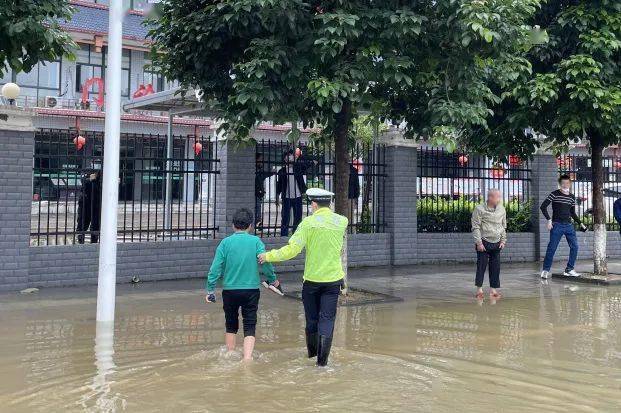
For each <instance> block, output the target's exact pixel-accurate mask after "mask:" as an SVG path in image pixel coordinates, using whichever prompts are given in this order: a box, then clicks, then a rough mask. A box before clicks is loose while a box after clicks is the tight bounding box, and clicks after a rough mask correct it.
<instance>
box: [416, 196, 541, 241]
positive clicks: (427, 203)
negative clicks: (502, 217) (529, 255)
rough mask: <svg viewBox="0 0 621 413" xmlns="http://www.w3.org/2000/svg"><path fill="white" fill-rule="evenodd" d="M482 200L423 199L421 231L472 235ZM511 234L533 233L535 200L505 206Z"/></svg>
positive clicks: (420, 203) (419, 210) (419, 208)
mask: <svg viewBox="0 0 621 413" xmlns="http://www.w3.org/2000/svg"><path fill="white" fill-rule="evenodd" d="M478 204H479V202H478V201H475V200H471V199H468V198H465V197H461V198H457V199H445V198H436V197H428V198H421V199H419V200H418V203H417V220H418V231H419V232H470V231H471V227H470V217H471V215H472V211H473V210H474V208H475V207H476V206H477V205H478ZM505 209H506V210H507V231H508V232H529V231H530V230H531V214H532V212H531V211H532V201H527V202H521V201H519V200H513V201H510V202H508V203H506V204H505Z"/></svg>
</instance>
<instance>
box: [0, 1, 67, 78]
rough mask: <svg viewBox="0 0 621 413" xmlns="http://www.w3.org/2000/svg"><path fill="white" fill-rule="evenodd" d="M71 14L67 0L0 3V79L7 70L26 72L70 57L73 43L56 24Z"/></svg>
mask: <svg viewBox="0 0 621 413" xmlns="http://www.w3.org/2000/svg"><path fill="white" fill-rule="evenodd" d="M71 14H72V8H71V6H70V5H69V2H68V1H67V0H2V1H0V39H1V40H0V76H2V75H3V74H4V73H5V71H6V70H7V66H8V67H9V68H11V69H13V70H14V71H16V72H20V71H24V72H29V71H30V70H31V69H32V68H33V67H34V66H35V65H36V64H37V63H38V62H39V61H50V60H56V59H58V58H60V57H61V56H63V55H70V54H71V50H72V47H73V46H74V42H73V41H72V40H71V37H69V35H68V34H67V33H65V32H63V31H62V29H61V28H60V27H59V25H58V21H59V19H68V18H70V17H71Z"/></svg>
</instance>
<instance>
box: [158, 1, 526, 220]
mask: <svg viewBox="0 0 621 413" xmlns="http://www.w3.org/2000/svg"><path fill="white" fill-rule="evenodd" d="M537 4H538V1H537V0H485V1H483V0H428V1H415V0H411V1H396V0H385V1H374V0H356V1H345V0H333V1H302V0H229V1H214V0H164V1H163V2H162V4H161V5H160V7H161V8H160V16H159V17H158V18H157V19H152V20H151V21H150V24H151V25H152V29H151V31H150V36H151V38H152V40H153V45H154V51H155V60H156V64H158V66H159V67H160V68H161V70H162V72H163V73H164V74H165V75H166V76H167V77H168V78H171V79H178V80H179V81H180V82H181V84H182V85H183V86H185V87H188V88H189V87H195V88H200V89H202V90H203V92H204V98H205V99H206V100H207V101H208V102H209V105H211V106H212V108H213V109H215V110H216V111H217V112H218V113H219V116H220V117H221V118H222V120H223V124H222V129H223V130H224V131H225V132H226V133H227V135H228V137H229V138H235V139H245V138H246V137H248V135H249V133H250V131H251V130H252V128H253V127H254V126H255V125H256V124H257V122H259V121H262V120H267V121H273V122H275V123H285V122H293V123H296V122H298V121H301V122H302V123H303V125H304V126H310V127H317V128H319V129H320V130H321V133H322V135H323V136H324V137H325V138H326V139H328V140H329V141H330V142H332V143H333V145H334V148H335V155H336V168H335V169H336V173H335V192H336V195H337V197H336V210H337V211H338V212H341V213H344V212H345V211H346V209H347V182H348V167H347V162H348V159H347V153H348V151H347V138H348V136H349V135H350V129H351V127H352V124H353V120H354V119H355V118H357V117H359V116H361V114H370V116H371V117H372V118H374V119H381V120H385V119H388V120H390V121H392V122H394V123H401V122H402V121H404V120H405V121H407V126H406V128H407V131H408V132H409V133H412V134H415V133H421V132H422V133H425V134H438V133H440V134H441V133H443V132H446V130H447V129H446V128H447V127H448V126H451V127H452V129H451V130H458V131H459V133H461V134H465V135H467V134H469V133H471V132H472V130H473V129H475V128H486V127H487V121H488V120H489V119H491V118H492V115H493V111H492V108H493V107H494V106H496V105H497V104H498V103H499V102H500V100H501V94H502V92H503V90H504V88H505V87H506V85H507V82H508V81H509V80H515V79H516V78H519V77H520V76H522V75H523V74H524V73H526V72H528V70H529V65H528V62H527V61H525V60H523V59H522V58H521V54H523V53H524V52H525V51H526V49H527V43H528V41H529V32H530V28H529V27H528V26H527V25H526V24H525V21H526V20H527V19H528V18H529V17H530V16H531V15H532V14H533V13H534V12H535V10H536V6H537Z"/></svg>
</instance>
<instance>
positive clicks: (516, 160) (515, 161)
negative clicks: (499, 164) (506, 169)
mask: <svg viewBox="0 0 621 413" xmlns="http://www.w3.org/2000/svg"><path fill="white" fill-rule="evenodd" d="M509 165H511V166H519V165H522V160H521V159H520V157H519V156H517V155H509Z"/></svg>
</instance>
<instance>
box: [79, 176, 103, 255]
mask: <svg viewBox="0 0 621 413" xmlns="http://www.w3.org/2000/svg"><path fill="white" fill-rule="evenodd" d="M81 183H82V188H81V191H80V197H79V199H78V217H77V220H78V222H77V225H76V229H77V231H78V243H79V244H84V238H85V237H84V235H85V234H84V233H85V232H86V231H88V229H89V227H90V233H91V243H92V244H96V243H97V242H99V227H100V221H101V189H102V173H101V171H100V170H95V171H94V172H92V173H88V174H86V175H84V176H83V177H82V180H81Z"/></svg>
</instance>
